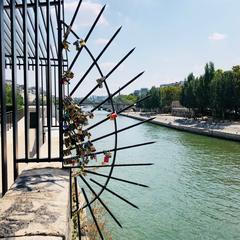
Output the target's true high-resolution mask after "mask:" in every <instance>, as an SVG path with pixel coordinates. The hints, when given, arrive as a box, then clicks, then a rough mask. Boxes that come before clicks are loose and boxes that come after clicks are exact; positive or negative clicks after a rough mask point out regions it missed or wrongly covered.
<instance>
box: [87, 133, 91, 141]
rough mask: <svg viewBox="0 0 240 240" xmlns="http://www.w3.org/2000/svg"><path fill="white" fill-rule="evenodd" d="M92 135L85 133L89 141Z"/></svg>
mask: <svg viewBox="0 0 240 240" xmlns="http://www.w3.org/2000/svg"><path fill="white" fill-rule="evenodd" d="M91 136H92V134H91V133H90V132H88V133H87V137H88V140H90V139H91Z"/></svg>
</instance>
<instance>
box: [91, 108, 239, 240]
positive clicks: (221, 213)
mask: <svg viewBox="0 0 240 240" xmlns="http://www.w3.org/2000/svg"><path fill="white" fill-rule="evenodd" d="M106 115H107V113H106V112H97V114H96V117H95V120H94V121H98V120H100V119H102V118H104V117H105V116H106ZM136 122H137V120H133V119H129V118H125V117H118V125H119V128H122V127H125V126H128V125H131V124H134V123H136ZM111 131H113V124H112V122H107V123H106V124H102V125H101V127H98V128H96V129H95V131H94V132H93V135H94V137H95V136H101V135H104V134H106V133H108V132H111ZM118 139H119V140H118V146H120V147H121V146H126V145H132V144H135V143H142V142H146V141H156V144H154V145H148V146H144V147H140V148H134V149H130V150H125V151H119V152H118V154H117V161H116V163H145V162H152V163H154V165H153V166H147V167H126V168H116V169H115V170H114V172H113V176H115V177H119V178H124V179H128V180H131V181H137V182H139V183H143V184H146V185H149V186H150V188H141V187H139V186H134V185H130V184H126V183H122V182H118V181H115V180H111V182H110V184H109V185H108V187H109V188H110V189H112V190H114V191H115V192H117V193H118V194H120V195H122V196H124V197H126V198H127V199H128V200H130V201H131V202H133V203H134V204H136V205H137V206H138V207H139V208H140V210H138V209H135V208H132V207H131V206H129V205H128V204H126V203H125V202H122V201H121V200H120V199H118V198H116V197H114V196H113V195H111V194H110V193H107V192H104V193H103V194H102V199H103V200H104V201H105V202H106V203H107V205H108V206H109V208H110V209H111V210H112V212H113V213H114V215H115V216H116V217H117V218H118V219H119V221H120V222H121V223H122V225H123V229H121V228H119V227H118V226H117V225H116V224H115V222H113V220H112V219H111V217H110V216H109V215H108V214H106V215H105V216H106V217H105V218H106V221H107V228H108V230H109V231H110V232H111V235H112V237H113V239H117V240H135V239H136V240H141V239H142V240H145V239H147V240H158V239H162V240H176V239H182V240H198V239H204V240H207V239H209V240H214V239H216V240H220V239H226V240H231V239H240V145H239V143H236V142H231V141H225V140H219V139H214V138H208V137H203V136H198V135H193V134H189V133H184V132H179V131H175V130H171V129H167V128H164V127H160V126H155V125H152V124H143V125H140V126H138V127H136V128H133V129H130V130H128V131H127V132H123V133H120V134H119V137H118ZM112 146H113V138H111V137H109V138H106V139H104V140H103V141H101V142H99V143H98V144H97V148H98V149H104V148H105V149H108V148H111V147H112ZM101 160H102V159H101V157H100V158H99V159H98V161H101ZM100 172H105V173H107V170H106V169H102V170H101V171H100ZM91 177H93V176H91ZM93 178H94V179H96V180H98V181H99V182H102V183H104V180H105V179H103V178H102V177H95V176H94V177H93ZM91 185H92V186H94V184H93V183H91ZM95 189H96V190H97V187H95Z"/></svg>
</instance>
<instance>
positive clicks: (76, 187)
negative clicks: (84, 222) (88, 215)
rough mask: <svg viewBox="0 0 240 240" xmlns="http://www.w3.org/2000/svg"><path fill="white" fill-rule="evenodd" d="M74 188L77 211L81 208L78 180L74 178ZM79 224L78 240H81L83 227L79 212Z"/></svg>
mask: <svg viewBox="0 0 240 240" xmlns="http://www.w3.org/2000/svg"><path fill="white" fill-rule="evenodd" d="M74 187H75V195H76V206H77V209H78V208H79V201H78V185H77V178H76V177H74ZM77 222H78V239H79V240H81V225H80V216H79V212H77Z"/></svg>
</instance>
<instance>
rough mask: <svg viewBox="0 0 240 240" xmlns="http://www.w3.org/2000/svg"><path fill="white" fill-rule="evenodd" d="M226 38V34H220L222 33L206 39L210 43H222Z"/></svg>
mask: <svg viewBox="0 0 240 240" xmlns="http://www.w3.org/2000/svg"><path fill="white" fill-rule="evenodd" d="M226 38H227V35H226V34H222V33H217V32H215V33H212V34H211V35H210V36H208V39H209V40H211V41H222V40H224V39H226Z"/></svg>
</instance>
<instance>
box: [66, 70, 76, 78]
mask: <svg viewBox="0 0 240 240" xmlns="http://www.w3.org/2000/svg"><path fill="white" fill-rule="evenodd" d="M63 76H64V77H66V78H70V79H72V78H74V73H73V72H71V71H66V72H65V73H64V75H63Z"/></svg>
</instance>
